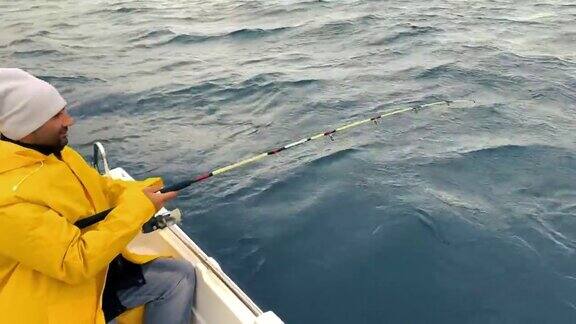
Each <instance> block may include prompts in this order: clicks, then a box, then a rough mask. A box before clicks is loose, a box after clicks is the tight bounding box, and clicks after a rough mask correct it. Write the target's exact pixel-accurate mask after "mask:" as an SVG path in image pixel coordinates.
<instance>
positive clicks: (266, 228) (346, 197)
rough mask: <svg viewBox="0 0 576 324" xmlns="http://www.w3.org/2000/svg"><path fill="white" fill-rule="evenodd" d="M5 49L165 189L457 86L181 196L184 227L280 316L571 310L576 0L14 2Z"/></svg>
mask: <svg viewBox="0 0 576 324" xmlns="http://www.w3.org/2000/svg"><path fill="white" fill-rule="evenodd" d="M0 65H1V66H4V67H20V68H23V69H26V70H28V71H30V72H31V73H33V74H35V75H37V76H39V77H42V78H44V79H45V80H47V81H49V82H51V83H53V84H54V85H55V86H57V87H58V88H59V89H60V90H61V92H62V93H63V95H64V96H65V97H66V99H67V100H68V102H69V107H70V111H71V113H72V114H73V116H74V117H75V118H76V125H75V126H74V128H73V129H72V132H71V145H72V146H73V147H74V148H76V149H78V150H79V151H80V152H82V153H83V154H85V155H86V156H90V154H91V144H92V143H93V141H95V140H101V141H103V142H104V143H105V145H106V147H107V149H108V151H109V156H110V162H111V163H112V164H113V165H115V166H123V167H125V168H126V169H127V170H128V171H129V172H130V173H132V174H133V175H134V176H136V177H140V178H142V177H147V176H155V175H160V176H162V177H164V179H165V180H166V182H167V183H173V182H175V181H179V180H182V179H184V178H188V177H193V176H195V175H198V174H200V173H203V172H205V171H209V170H212V169H215V168H217V167H221V166H225V165H227V164H229V163H233V162H236V161H238V160H240V159H243V158H247V157H249V156H251V155H253V154H256V153H260V152H262V151H265V150H267V149H271V148H273V147H277V146H281V145H284V144H287V143H289V142H292V141H294V140H297V139H300V138H302V137H306V136H309V135H312V134H315V133H317V132H320V131H325V130H329V129H332V128H334V127H336V126H339V125H341V124H344V123H347V122H351V121H353V120H356V119H359V118H364V117H369V116H372V115H373V114H375V113H377V112H379V111H386V110H388V109H392V108H394V107H399V106H406V105H410V104H425V103H429V102H434V101H437V100H444V99H469V100H475V101H476V104H475V105H474V107H473V108H470V109H456V110H441V109H440V110H434V111H426V112H422V113H419V114H404V115H402V116H397V117H393V118H389V119H385V120H383V121H382V122H381V123H380V124H379V125H378V126H374V125H367V126H363V127H359V128H356V129H354V130H352V131H350V132H347V133H342V134H337V136H336V137H335V141H330V140H328V139H326V140H319V141H316V142H310V143H307V144H306V145H305V146H300V147H298V148H295V149H293V150H289V151H285V152H282V153H281V154H279V155H277V156H273V157H270V158H267V159H266V160H263V161H262V162H259V163H257V164H255V165H252V166H250V167H246V168H243V169H239V170H236V171H233V172H230V173H227V174H225V175H222V176H218V177H214V178H212V179H210V180H208V181H206V182H203V183H200V184H198V185H196V186H194V187H192V188H190V189H188V190H186V191H183V192H181V194H180V196H179V198H178V199H177V200H176V201H174V202H172V203H171V204H170V207H176V206H178V207H180V208H181V209H182V210H183V212H184V220H183V224H182V228H183V229H184V230H185V231H186V232H187V233H188V234H189V235H190V236H191V237H192V238H193V239H194V240H195V241H196V242H198V244H199V245H200V246H202V247H203V248H204V249H205V250H206V251H207V253H209V254H210V255H212V256H214V257H215V258H216V259H217V260H218V261H219V262H220V264H221V265H222V267H223V269H224V270H225V271H226V272H227V273H229V275H230V276H231V277H232V278H233V279H234V280H236V282H237V283H238V284H239V285H240V286H241V287H242V288H243V289H244V290H245V291H246V292H247V293H248V294H249V295H250V296H251V297H252V298H253V299H254V300H255V301H256V303H257V304H259V305H260V306H261V307H262V308H263V309H265V310H273V311H275V312H276V313H277V314H278V315H279V316H280V317H281V318H282V319H284V320H285V321H286V323H574V322H576V218H575V216H576V215H575V213H576V151H575V149H576V146H575V141H574V139H575V136H576V135H575V132H576V127H575V122H576V111H575V105H576V4H575V3H574V2H573V1H569V0H543V1H535V0H527V1H512V0H478V1H457V0H430V1H398V0H390V1H367V0H342V1H296V0H269V1H231V0H215V1H151V0H144V1H133V0H126V1H82V2H79V1H70V0H56V1H25V2H24V1H6V0H4V1H0Z"/></svg>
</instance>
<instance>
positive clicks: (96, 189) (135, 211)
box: [0, 141, 160, 324]
mask: <svg viewBox="0 0 576 324" xmlns="http://www.w3.org/2000/svg"><path fill="white" fill-rule="evenodd" d="M159 181H160V180H159V179H148V180H146V181H143V182H125V181H114V180H111V179H109V178H106V177H103V176H101V175H99V174H98V172H96V170H94V169H93V168H91V167H90V166H89V165H88V164H87V163H86V162H85V161H84V160H83V159H82V157H81V156H80V155H79V154H78V153H76V152H75V151H74V150H72V149H71V148H68V147H66V148H65V149H64V150H63V151H62V160H59V159H58V158H57V157H55V156H54V155H53V154H51V155H49V156H45V155H43V154H41V153H39V152H36V151H34V150H32V149H27V148H24V147H21V146H18V145H16V144H12V143H9V142H5V141H0V231H1V233H0V322H1V323H23V324H28V323H30V324H44V323H50V324H52V323H57V324H66V323H79V324H80V323H81V324H85V323H86V324H88V323H97V324H102V323H104V315H103V312H102V310H101V305H102V291H103V285H104V281H105V276H106V270H107V266H108V263H109V262H110V261H111V260H112V259H113V258H114V257H115V256H116V255H118V254H119V253H120V252H122V254H123V255H124V256H125V257H126V258H127V259H129V260H130V261H132V262H135V263H144V262H148V261H150V260H151V259H153V258H154V257H144V256H136V255H132V254H129V253H127V252H126V251H124V248H125V246H126V245H127V244H128V242H130V240H132V238H134V236H136V234H137V233H138V232H139V230H140V228H141V227H142V225H143V224H144V223H145V222H146V221H147V220H148V219H150V217H151V216H152V215H153V214H154V206H153V205H152V203H151V201H150V200H149V199H148V198H147V197H146V195H145V194H144V193H143V192H142V188H143V187H146V186H149V185H152V184H160V183H159ZM114 206H117V207H116V208H115V209H114V210H113V211H112V212H111V213H110V214H109V215H108V216H107V218H106V219H105V220H103V221H101V222H100V223H98V224H95V225H92V226H91V227H89V228H87V229H84V230H80V229H78V228H77V227H75V226H74V225H73V223H74V222H76V221H77V220H78V219H80V218H82V217H86V216H89V215H92V214H94V213H96V212H99V211H102V210H105V209H108V208H111V207H114Z"/></svg>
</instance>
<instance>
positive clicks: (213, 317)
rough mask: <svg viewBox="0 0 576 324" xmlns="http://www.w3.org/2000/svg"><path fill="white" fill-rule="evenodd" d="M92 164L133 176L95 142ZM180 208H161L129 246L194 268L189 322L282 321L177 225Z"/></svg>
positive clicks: (249, 323) (114, 174)
mask: <svg viewBox="0 0 576 324" xmlns="http://www.w3.org/2000/svg"><path fill="white" fill-rule="evenodd" d="M92 161H93V165H94V167H95V168H96V169H97V170H98V171H99V172H100V173H101V174H103V175H104V176H108V177H111V178H113V179H122V180H134V179H133V178H132V177H131V176H130V174H128V172H126V170H124V169H122V168H121V167H116V168H113V169H110V167H109V164H108V160H107V157H106V150H105V148H104V145H103V144H102V143H101V142H96V143H94V154H93V157H92ZM179 215H180V211H179V210H177V209H175V210H171V211H169V210H167V209H166V208H162V209H161V210H160V211H158V213H157V214H156V215H155V217H156V219H157V220H160V221H158V222H156V223H155V224H156V225H155V226H156V227H155V228H159V229H155V230H152V231H151V232H149V233H140V234H138V235H137V236H136V237H135V238H134V239H133V240H132V241H131V242H130V244H129V245H128V250H130V251H131V252H134V253H139V254H157V255H164V256H171V257H173V258H175V259H180V260H186V261H189V262H190V263H192V264H193V265H194V267H195V268H196V296H195V300H194V308H193V312H194V314H193V316H192V323H195V324H282V323H284V322H283V321H282V320H281V319H280V318H279V317H278V316H277V315H276V314H275V313H274V312H272V311H267V312H263V311H262V310H261V309H260V307H258V305H256V303H255V302H254V301H252V299H250V297H248V295H247V294H246V293H245V292H244V291H242V289H240V287H238V285H237V284H236V283H235V282H234V281H233V280H232V279H230V278H229V277H228V275H226V273H225V272H224V271H223V270H222V268H221V267H220V265H219V264H218V262H217V261H216V260H215V259H214V258H212V257H210V256H208V255H207V254H206V253H205V252H204V251H203V250H202V249H201V248H200V247H199V246H198V245H197V244H196V243H195V242H194V241H193V240H192V239H191V238H190V237H188V235H186V233H184V231H182V229H181V228H180V227H179V226H178V225H177V221H178V218H179Z"/></svg>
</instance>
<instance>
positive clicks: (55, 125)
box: [23, 107, 74, 148]
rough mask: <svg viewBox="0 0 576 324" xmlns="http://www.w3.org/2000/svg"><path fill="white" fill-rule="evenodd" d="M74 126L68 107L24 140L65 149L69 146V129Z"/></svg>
mask: <svg viewBox="0 0 576 324" xmlns="http://www.w3.org/2000/svg"><path fill="white" fill-rule="evenodd" d="M73 124H74V119H73V118H72V117H70V115H68V112H67V111H66V107H64V108H63V109H62V110H60V112H58V113H57V114H56V115H54V117H52V118H50V120H48V121H47V122H46V123H44V125H42V126H41V127H40V128H38V129H37V130H35V131H34V132H32V133H31V134H30V135H28V136H26V137H25V138H24V139H23V140H25V142H28V143H31V144H40V145H47V146H52V147H58V148H63V147H64V146H66V144H68V127H70V126H72V125H73Z"/></svg>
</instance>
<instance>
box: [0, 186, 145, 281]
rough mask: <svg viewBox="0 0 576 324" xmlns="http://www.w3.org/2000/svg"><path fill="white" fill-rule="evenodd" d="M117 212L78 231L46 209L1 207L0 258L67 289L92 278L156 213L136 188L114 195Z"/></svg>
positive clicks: (20, 205) (29, 205) (23, 204)
mask: <svg viewBox="0 0 576 324" xmlns="http://www.w3.org/2000/svg"><path fill="white" fill-rule="evenodd" d="M116 198H117V202H118V204H117V207H116V208H114V210H113V211H112V212H111V213H110V214H109V215H108V216H107V217H106V220H105V221H102V222H100V223H98V224H96V225H94V226H92V227H91V228H90V230H88V231H84V232H83V231H81V230H80V229H78V228H77V227H76V226H74V225H72V224H70V223H69V222H68V221H67V220H66V218H64V217H61V216H60V215H59V214H57V213H56V212H54V211H53V210H51V209H48V208H47V207H45V206H41V205H36V204H33V203H28V202H21V203H15V204H12V205H7V206H2V207H0V228H2V229H3V233H2V235H0V254H2V255H4V256H6V257H8V258H11V259H14V260H18V261H19V262H20V263H21V264H23V265H26V266H28V267H31V268H33V269H35V270H37V271H39V272H41V273H44V274H46V275H48V276H50V277H52V278H55V279H58V280H61V281H64V282H66V283H69V284H76V283H80V282H82V281H84V280H86V279H88V278H92V277H94V276H95V275H96V274H98V273H99V272H100V271H102V270H103V269H104V268H105V267H106V266H107V265H108V263H110V261H111V260H112V259H113V258H114V257H115V256H116V255H118V254H119V253H120V251H122V249H124V247H125V246H126V245H127V244H128V243H129V242H130V240H132V238H134V236H136V234H137V233H138V232H139V231H140V228H141V227H142V225H143V224H144V223H145V222H146V221H147V220H149V219H150V217H151V216H152V215H153V214H154V212H155V208H154V205H153V204H152V202H151V201H150V200H149V199H148V197H147V196H146V195H145V194H144V193H143V192H142V190H141V188H140V187H139V186H138V187H137V186H128V187H126V188H125V189H124V190H122V192H121V193H119V194H118V196H117V197H116Z"/></svg>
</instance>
